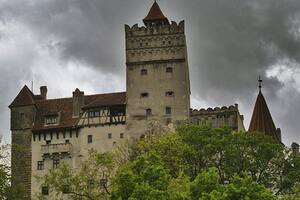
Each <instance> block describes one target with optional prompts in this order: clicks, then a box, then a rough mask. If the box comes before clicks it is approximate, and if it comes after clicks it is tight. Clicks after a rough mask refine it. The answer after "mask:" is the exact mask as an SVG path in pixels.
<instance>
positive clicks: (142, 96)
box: [141, 92, 149, 98]
mask: <svg viewBox="0 0 300 200" xmlns="http://www.w3.org/2000/svg"><path fill="white" fill-rule="evenodd" d="M148 96H149V93H148V92H144V93H141V98H146V97H148Z"/></svg>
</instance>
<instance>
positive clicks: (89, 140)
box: [87, 135, 93, 144]
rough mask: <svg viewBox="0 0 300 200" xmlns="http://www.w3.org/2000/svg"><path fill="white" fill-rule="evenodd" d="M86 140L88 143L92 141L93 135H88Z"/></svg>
mask: <svg viewBox="0 0 300 200" xmlns="http://www.w3.org/2000/svg"><path fill="white" fill-rule="evenodd" d="M87 140H88V141H87V142H88V144H90V143H92V142H93V136H92V135H88V138H87Z"/></svg>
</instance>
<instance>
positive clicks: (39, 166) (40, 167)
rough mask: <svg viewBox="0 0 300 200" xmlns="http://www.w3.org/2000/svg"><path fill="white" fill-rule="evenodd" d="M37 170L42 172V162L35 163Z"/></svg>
mask: <svg viewBox="0 0 300 200" xmlns="http://www.w3.org/2000/svg"><path fill="white" fill-rule="evenodd" d="M37 170H44V161H38V162H37Z"/></svg>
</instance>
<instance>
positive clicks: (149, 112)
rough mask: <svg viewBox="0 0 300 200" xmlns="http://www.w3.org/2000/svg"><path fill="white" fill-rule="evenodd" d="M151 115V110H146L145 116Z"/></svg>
mask: <svg viewBox="0 0 300 200" xmlns="http://www.w3.org/2000/svg"><path fill="white" fill-rule="evenodd" d="M150 115H152V110H151V109H150V108H148V109H146V116H150Z"/></svg>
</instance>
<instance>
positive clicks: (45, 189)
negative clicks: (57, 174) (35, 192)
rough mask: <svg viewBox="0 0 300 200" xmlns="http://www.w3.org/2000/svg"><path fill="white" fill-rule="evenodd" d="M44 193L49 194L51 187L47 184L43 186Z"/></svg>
mask: <svg viewBox="0 0 300 200" xmlns="http://www.w3.org/2000/svg"><path fill="white" fill-rule="evenodd" d="M42 195H49V188H48V187H47V186H43V187H42Z"/></svg>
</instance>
